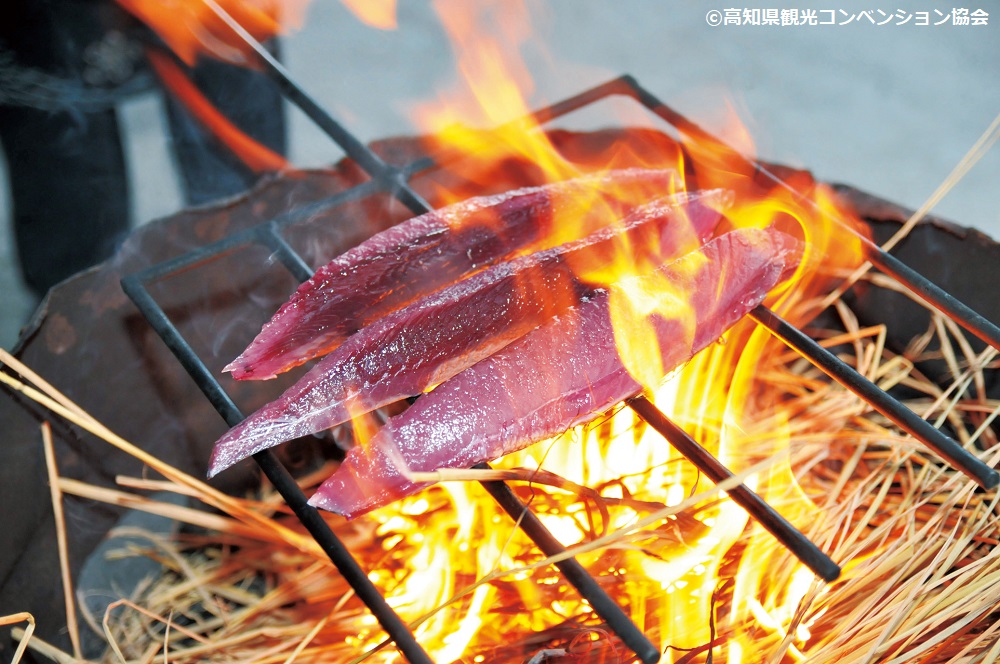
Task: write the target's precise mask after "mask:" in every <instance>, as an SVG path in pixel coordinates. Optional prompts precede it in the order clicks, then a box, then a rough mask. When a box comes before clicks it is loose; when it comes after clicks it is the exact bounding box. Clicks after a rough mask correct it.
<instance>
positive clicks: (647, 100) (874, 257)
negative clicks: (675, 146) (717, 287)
mask: <svg viewBox="0 0 1000 664" xmlns="http://www.w3.org/2000/svg"><path fill="white" fill-rule="evenodd" d="M615 81H617V82H618V83H619V86H620V90H619V91H620V92H623V93H624V94H627V95H629V96H632V97H634V98H635V99H637V100H638V101H639V102H640V103H641V104H643V105H644V106H646V107H647V108H649V109H650V110H651V111H652V112H653V113H655V114H656V115H658V116H660V117H661V118H663V119H664V120H666V121H667V122H669V123H670V124H672V125H673V126H674V127H676V128H677V130H678V131H679V132H681V133H682V134H685V135H687V136H688V137H690V138H693V139H694V140H696V141H699V142H702V143H709V144H712V145H715V146H717V147H719V148H721V149H724V150H725V151H726V152H729V153H731V154H732V155H733V156H735V157H736V158H738V159H741V160H742V161H743V162H744V163H746V164H747V165H748V166H750V167H752V168H753V169H754V170H755V171H756V172H758V173H760V174H761V175H763V176H764V177H766V178H767V179H768V180H770V181H771V182H773V183H774V184H776V185H778V186H780V187H782V188H783V189H785V190H787V191H789V192H791V193H792V194H793V195H795V196H796V198H797V199H798V200H800V201H802V202H804V203H806V204H808V205H810V206H811V207H812V208H813V209H815V210H817V211H818V212H820V214H822V215H823V216H825V217H826V218H828V219H831V220H832V221H834V222H835V223H836V224H837V225H839V226H840V227H841V228H844V229H846V230H848V231H850V232H851V233H853V234H854V235H856V236H857V237H858V238H860V239H861V242H862V245H863V246H864V248H865V252H866V255H867V256H866V257H867V258H868V261H869V262H871V264H872V265H874V266H875V267H877V268H878V269H879V270H881V271H882V272H884V273H886V274H888V275H889V276H891V277H892V278H894V279H895V280H896V281H898V282H899V283H901V284H902V285H904V286H906V287H907V288H908V289H910V290H911V291H912V292H913V293H915V294H916V295H918V296H919V297H920V298H922V299H923V300H924V301H926V302H927V304H929V305H931V306H932V307H934V308H935V309H938V310H939V311H941V313H943V314H945V315H946V316H948V317H949V318H950V319H952V320H953V321H955V322H956V323H958V324H959V325H960V326H962V327H963V328H965V329H966V330H967V331H969V332H971V333H972V334H974V335H975V336H976V337H978V338H979V339H980V340H982V341H983V342H984V343H986V344H988V345H990V346H992V347H993V348H996V349H997V350H1000V327H998V326H997V325H996V324H995V323H993V322H992V321H990V320H988V319H987V318H985V317H984V316H982V315H981V314H979V313H977V312H976V311H975V310H973V309H972V308H971V307H969V306H968V305H966V304H964V303H963V302H961V301H960V300H959V299H958V298H956V297H955V296H953V295H951V294H950V293H948V292H947V291H946V290H944V289H943V288H941V287H940V286H938V285H937V284H935V283H934V282H932V281H930V280H929V279H928V278H927V277H925V276H923V275H922V274H920V273H919V272H917V271H916V270H914V269H912V268H910V267H909V266H907V265H906V264H905V263H903V262H902V261H900V260H899V259H898V258H896V257H895V256H893V255H892V254H890V253H888V252H887V251H885V250H884V249H882V247H880V246H878V245H877V244H875V243H874V242H872V241H871V240H870V239H868V238H867V237H865V236H864V235H862V234H861V233H859V232H858V231H857V229H855V228H852V227H851V226H850V224H848V223H846V222H845V221H844V220H843V219H841V218H839V217H836V216H833V215H830V214H829V213H827V212H825V211H823V210H821V209H820V208H819V207H818V206H816V204H815V203H813V202H812V201H811V200H809V199H808V198H806V197H805V196H804V195H803V193H802V192H800V191H798V190H797V189H795V188H794V187H792V186H791V185H789V184H788V183H787V182H785V181H784V180H783V179H781V178H780V177H778V176H777V175H776V174H775V173H773V172H771V170H770V169H768V168H767V166H765V165H764V164H763V163H761V162H760V161H758V160H756V159H750V158H748V157H745V156H743V155H742V154H740V153H739V152H737V151H736V150H734V149H733V148H732V147H730V146H729V145H727V144H726V143H724V142H723V141H721V140H720V139H718V138H716V137H715V136H713V135H712V134H710V133H708V132H707V131H705V130H704V129H702V128H701V127H699V126H698V125H697V124H695V123H694V122H692V121H690V120H688V119H687V118H686V117H684V116H683V115H681V114H680V113H678V112H677V111H675V110H674V109H672V108H670V107H669V106H667V105H666V104H664V103H663V102H662V101H660V100H659V99H658V98H657V97H655V96H654V95H653V94H652V93H650V92H649V91H648V90H646V89H645V88H643V87H642V86H641V85H640V84H639V82H638V81H637V80H636V79H635V78H633V77H632V76H622V77H620V78H618V79H615ZM615 81H612V83H614V82H615ZM605 85H607V84H605ZM602 87H603V86H602Z"/></svg>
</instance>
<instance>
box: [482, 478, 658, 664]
mask: <svg viewBox="0 0 1000 664" xmlns="http://www.w3.org/2000/svg"><path fill="white" fill-rule="evenodd" d="M474 467H475V468H479V469H489V468H490V465H489V464H486V463H481V464H478V465H476V466H474ZM481 484H482V485H483V488H485V489H486V491H488V492H489V494H490V495H491V496H493V499H494V500H496V501H497V503H498V504H499V505H500V507H502V508H503V510H504V511H505V512H507V514H509V515H510V517H511V518H512V519H514V521H515V522H518V523H519V525H520V527H521V530H523V531H524V533H525V534H526V535H527V536H528V537H529V538H531V541H532V542H534V543H535V545H536V546H537V547H538V548H539V549H540V550H541V551H542V553H544V554H545V555H546V556H550V557H551V556H558V555H561V554H564V553H566V547H564V546H563V545H562V544H561V543H560V542H559V540H557V539H556V538H555V536H554V535H553V534H552V533H551V532H549V530H548V528H546V527H545V524H543V523H542V522H541V521H540V520H539V519H538V517H537V516H536V515H535V513H534V512H532V511H531V510H529V509H528V507H527V505H525V504H524V503H523V502H522V501H521V499H520V498H518V497H517V496H516V495H515V494H514V492H513V491H512V490H511V488H510V487H509V486H507V484H505V483H504V482H501V481H488V482H482V483H481ZM555 566H556V568H557V569H558V570H559V571H560V572H561V573H562V575H563V576H564V577H566V580H567V581H569V582H570V583H571V584H572V585H573V587H574V588H576V589H577V591H578V592H579V593H580V595H581V596H583V597H584V598H586V600H587V601H588V602H589V603H590V606H591V608H592V609H594V612H595V613H596V614H597V615H599V616H600V617H601V618H603V619H604V621H605V622H606V623H607V624H608V627H610V628H611V630H612V631H614V633H615V634H617V635H618V637H619V638H620V639H621V640H622V643H624V644H625V645H626V646H628V647H629V648H630V649H631V650H632V652H634V653H635V654H636V655H637V656H638V657H639V659H640V660H642V661H643V662H646V664H654V663H655V662H658V661H660V651H659V650H658V649H657V647H656V646H654V645H653V643H652V642H651V641H650V640H649V639H648V638H646V635H645V634H643V633H642V631H641V630H640V629H639V628H638V627H636V625H635V623H633V622H632V619H631V618H629V617H628V616H627V615H625V612H624V611H623V610H622V608H621V607H620V606H618V603H617V602H615V601H614V600H613V599H611V597H610V596H609V595H608V594H607V593H606V592H605V591H604V588H602V587H601V586H600V584H598V583H597V580H596V579H594V577H593V576H591V575H590V573H589V572H587V570H586V569H585V568H584V567H583V565H581V564H580V562H579V561H578V560H576V559H575V558H567V559H565V560H562V561H560V562H557V563H555Z"/></svg>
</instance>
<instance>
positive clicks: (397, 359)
mask: <svg viewBox="0 0 1000 664" xmlns="http://www.w3.org/2000/svg"><path fill="white" fill-rule="evenodd" d="M726 197H727V194H726V193H725V192H721V191H714V192H707V193H705V194H701V195H688V194H680V195H677V196H674V197H668V198H665V199H661V200H659V201H654V202H652V203H648V204H646V205H643V206H641V207H639V208H637V209H636V210H635V211H634V212H633V213H632V214H631V215H629V216H628V217H627V218H626V219H625V220H623V221H622V222H621V223H618V224H614V225H612V226H607V227H605V228H602V229H600V230H598V231H597V232H595V233H592V234H591V235H589V236H587V237H586V238H584V239H582V240H577V241H575V242H570V243H568V244H564V245H560V246H558V247H554V248H552V249H547V250H545V251H541V252H538V253H534V254H530V255H527V256H522V257H520V258H517V259H514V260H512V261H509V262H505V263H501V264H499V265H495V266H493V267H491V268H488V269H486V270H484V271H481V272H478V273H476V274H475V275H473V276H471V277H469V278H467V279H465V280H463V281H460V282H458V283H457V284H453V285H452V286H449V287H447V288H444V289H442V290H440V291H438V292H436V293H434V294H432V295H429V296H427V297H425V298H423V299H421V300H418V301H417V302H414V303H413V304H411V305H408V306H406V307H404V308H402V309H399V310H397V311H394V312H392V313H390V314H388V315H386V316H385V317H384V318H382V319H380V320H378V321H376V322H374V323H372V324H371V325H368V326H367V327H365V328H363V329H362V330H360V331H359V332H357V333H356V334H354V335H353V336H351V337H350V338H349V339H348V340H347V341H345V342H344V343H343V344H342V345H341V346H339V347H338V348H337V349H336V350H334V351H333V352H331V353H330V354H329V355H327V356H326V357H325V358H323V360H322V361H320V362H319V363H318V364H317V365H316V366H315V367H313V368H312V369H311V370H310V371H309V372H308V373H306V374H305V375H304V376H303V377H302V378H301V379H299V381H298V382H297V383H296V384H295V385H293V386H292V387H290V388H289V389H288V390H287V391H286V392H285V393H284V394H283V395H281V397H279V398H278V399H276V400H275V401H273V402H271V403H269V404H267V405H265V406H264V407H262V408H261V409H260V410H258V411H257V412H255V413H254V414H253V415H251V416H250V417H248V418H247V419H246V420H244V421H243V422H241V423H240V424H238V425H237V426H235V427H234V428H233V429H231V430H230V431H229V432H227V433H226V434H225V435H224V436H223V437H222V438H220V439H219V441H218V442H217V443H216V445H215V449H214V451H213V453H212V461H211V464H210V467H209V475H210V476H212V475H215V474H216V473H218V472H220V471H222V470H223V469H225V468H227V467H229V466H231V465H232V464H234V463H236V462H238V461H241V460H243V459H245V458H247V457H248V456H250V455H252V454H255V453H256V452H259V451H261V450H262V449H266V448H269V447H273V446H275V445H278V444H280V443H283V442H285V441H287V440H291V439H294V438H298V437H300V436H304V435H307V434H311V433H316V432H318V431H322V430H324V429H328V428H330V427H333V426H336V425H337V424H341V423H343V422H346V421H348V420H350V419H351V418H352V417H355V416H357V415H360V414H362V413H366V412H369V411H371V410H374V409H376V408H379V407H381V406H384V405H386V404H389V403H392V402H395V401H399V400H400V399H405V398H407V397H410V396H413V395H416V394H420V393H421V392H423V391H425V390H426V389H428V388H430V387H431V386H433V385H436V384H438V383H441V382H443V381H445V380H447V379H449V378H451V377H452V376H454V375H455V374H457V373H458V372H460V371H462V370H464V369H466V368H468V367H470V366H472V365H473V364H475V363H476V362H478V361H480V360H482V359H484V358H486V357H488V356H489V355H491V354H493V353H494V352H496V351H498V350H499V349H501V348H503V347H504V346H506V345H507V344H509V343H510V342H512V341H514V340H515V339H517V338H519V337H521V336H523V335H525V334H527V333H528V332H530V331H531V330H532V329H534V328H535V327H537V326H538V325H540V324H542V323H544V322H545V321H546V320H548V319H549V318H551V317H552V316H555V315H557V314H559V313H561V312H563V311H565V310H566V309H568V308H569V307H572V306H574V305H576V304H578V303H579V302H580V301H581V298H583V297H585V296H586V295H587V294H588V293H590V292H591V291H592V290H593V286H591V285H590V284H588V283H587V278H588V275H590V274H591V273H594V272H606V271H608V270H614V269H616V265H617V269H624V266H625V265H626V264H627V265H628V266H629V269H631V270H636V271H639V272H642V271H646V272H648V271H651V270H653V269H655V268H656V267H658V266H660V265H662V264H663V263H665V262H667V261H669V260H672V259H673V258H675V257H677V256H679V255H683V254H686V253H687V252H689V251H692V250H694V249H696V248H697V247H698V246H700V245H701V244H702V243H703V242H704V241H705V240H706V239H707V238H708V237H709V236H710V235H711V234H712V231H713V230H714V229H715V227H716V226H717V225H718V222H719V220H720V219H721V213H720V212H719V211H718V210H717V209H716V208H719V207H722V206H723V205H724V200H723V199H724V198H726ZM602 276H604V275H602Z"/></svg>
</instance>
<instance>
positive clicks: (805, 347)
mask: <svg viewBox="0 0 1000 664" xmlns="http://www.w3.org/2000/svg"><path fill="white" fill-rule="evenodd" d="M750 317H751V318H753V319H754V320H755V321H757V322H758V323H760V324H761V325H763V326H764V327H766V328H767V329H768V330H770V332H771V333H772V334H774V336H776V337H778V338H779V339H781V340H782V341H784V342H785V343H786V344H788V345H789V346H790V347H791V348H794V349H795V350H797V351H798V352H799V353H800V354H801V355H802V356H803V357H805V358H806V359H807V360H809V361H810V362H812V363H813V364H814V365H815V366H816V367H818V368H819V369H821V370H822V371H823V372H824V373H826V374H827V375H828V376H830V377H831V378H833V379H834V380H835V381H837V382H838V383H840V384H841V385H843V386H844V387H846V388H847V389H848V390H850V391H851V392H853V393H854V394H856V395H857V396H859V397H861V398H862V399H863V400H864V401H865V402H866V403H868V404H869V405H870V406H871V407H872V408H874V409H875V410H877V411H878V412H880V413H882V414H883V415H885V416H886V417H887V418H889V419H890V420H891V421H892V422H894V423H895V424H896V426H898V427H899V428H901V429H902V430H903V431H906V432H907V433H908V434H910V435H911V436H913V437H914V438H916V439H917V440H919V441H921V442H922V443H924V444H925V445H927V447H929V448H931V449H932V450H934V451H935V452H937V453H938V454H939V455H941V456H942V457H943V458H945V459H946V460H948V462H949V463H951V464H952V465H953V466H955V467H956V468H958V469H959V470H961V471H962V472H963V473H965V474H966V475H968V476H969V477H970V478H972V479H973V480H975V482H976V483H977V484H979V486H981V487H983V488H984V489H992V488H994V487H996V486H997V484H998V482H1000V475H998V474H997V471H995V470H993V469H992V468H990V467H989V466H988V465H986V464H985V463H983V462H982V461H981V460H980V459H978V458H977V457H976V456H975V455H974V454H972V453H971V452H969V451H968V450H967V449H965V448H964V447H962V446H961V445H959V444H958V443H957V442H955V441H954V440H952V439H951V438H949V437H948V436H946V435H944V434H943V433H941V432H940V431H938V430H937V429H935V428H934V427H933V426H932V425H931V423H930V422H928V421H927V420H925V419H923V418H922V417H920V416H918V415H917V414H916V413H914V412H913V411H912V410H910V409H909V408H907V407H906V406H904V405H903V404H901V403H900V402H899V401H897V400H896V399H894V398H893V397H892V396H890V395H889V393H888V392H886V391H885V390H883V389H881V388H880V387H878V386H877V385H875V383H873V382H871V381H870V380H868V379H867V378H865V377H864V376H862V375H861V374H860V373H858V371H857V370H856V369H854V368H853V367H852V366H850V365H849V364H847V363H846V362H844V361H843V360H841V359H840V358H838V357H837V356H836V355H834V354H833V353H831V352H830V351H828V350H827V349H825V348H823V347H822V346H820V345H819V344H818V343H816V342H815V341H813V340H812V339H811V338H809V337H808V336H807V335H806V334H804V333H803V332H802V331H801V330H799V329H798V328H797V327H795V326H794V325H792V324H790V323H788V322H787V321H785V320H784V319H783V318H781V317H780V316H779V315H778V314H776V313H774V312H773V311H771V310H770V309H768V308H767V307H765V306H763V305H759V306H757V307H756V308H755V309H753V310H752V311H751V312H750Z"/></svg>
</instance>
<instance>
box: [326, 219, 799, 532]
mask: <svg viewBox="0 0 1000 664" xmlns="http://www.w3.org/2000/svg"><path fill="white" fill-rule="evenodd" d="M799 256H800V248H799V243H798V242H797V241H796V240H794V239H793V238H791V237H790V236H788V235H785V234H783V233H781V232H778V231H775V230H757V229H741V230H737V231H733V232H730V233H726V234H725V235H722V236H720V237H718V238H715V239H714V240H711V241H710V242H708V243H706V244H705V245H704V246H703V247H702V248H701V249H699V250H697V251H695V252H692V253H690V254H688V255H686V256H684V257H683V258H680V259H678V260H676V261H674V262H673V263H670V264H668V265H666V266H663V267H662V268H661V269H659V270H657V271H656V272H654V273H652V274H650V275H645V276H640V277H633V278H631V279H626V280H623V281H622V282H619V283H616V284H613V285H612V286H610V287H609V288H608V289H606V290H604V289H601V290H598V291H595V292H594V293H593V295H592V296H590V297H589V298H587V299H586V300H585V301H582V302H581V303H579V304H578V305H576V306H574V307H571V308H569V309H567V310H566V311H565V312H564V313H562V314H560V315H559V316H557V317H556V318H553V319H552V320H551V321H549V322H548V323H546V324H544V325H542V326H541V327H539V328H538V329H536V330H534V331H533V332H531V333H529V334H527V335H525V336H524V337H521V338H520V339H518V340H517V341H515V342H513V343H511V344H509V345H508V346H506V347H505V348H503V349H502V350H500V351H498V352H497V353H495V354H493V355H492V356H490V357H488V358H486V359H484V360H482V361H481V362H479V363H477V364H476V365H474V366H472V367H470V368H469V369H466V370H465V371H463V372H461V373H459V374H458V375H456V376H455V377H454V378H452V379H450V380H448V381H446V382H444V383H443V384H441V385H440V386H438V387H437V388H436V389H434V390H433V391H432V392H430V393H429V394H427V395H425V396H422V397H421V398H420V399H418V400H417V401H416V402H415V403H414V404H413V405H412V406H411V407H410V408H408V409H407V410H406V411H404V412H403V413H401V414H399V415H397V416H395V417H393V418H390V420H389V421H388V423H387V424H386V425H385V427H383V429H382V430H381V431H380V432H379V433H378V434H377V435H376V436H375V438H374V439H372V441H370V442H369V444H368V445H366V446H364V447H355V448H353V449H351V450H350V451H349V452H348V454H347V458H346V459H345V461H344V462H343V463H342V464H341V465H340V467H339V468H338V469H337V471H336V472H335V473H334V474H333V475H332V476H331V477H330V478H329V479H328V480H327V481H326V482H325V483H324V484H323V485H322V486H321V487H320V488H319V490H318V491H317V493H316V494H315V495H314V496H313V497H312V498H311V499H310V502H311V503H312V504H313V505H315V506H317V507H321V508H323V509H327V510H331V511H334V512H337V513H339V514H343V515H346V516H348V517H354V516H357V515H359V514H362V513H364V512H367V511H369V510H372V509H374V508H377V507H381V506H383V505H386V504H388V503H390V502H392V501H394V500H397V499H399V498H401V497H403V496H406V495H409V494H411V493H413V492H415V491H417V490H419V489H420V488H422V487H423V486H425V485H422V484H417V483H414V482H411V481H410V480H409V479H407V476H406V474H407V472H409V471H428V472H429V471H433V470H436V469H438V468H457V467H469V466H472V465H475V464H476V463H480V462H483V461H489V460H492V459H495V458H497V457H500V456H502V455H504V454H508V453H510V452H513V451H515V450H518V449H522V448H524V447H526V446H528V445H530V444H532V443H534V442H537V441H540V440H544V439H546V438H550V437H552V436H554V435H558V434H560V433H562V432H564V431H567V430H568V429H570V428H572V427H573V426H576V425H578V424H581V423H584V422H588V421H590V420H592V419H594V418H595V417H597V416H598V415H600V414H601V413H602V412H604V411H606V410H607V409H608V408H610V407H611V406H612V405H614V404H616V403H618V402H620V401H622V400H624V399H626V398H628V397H630V396H633V395H635V394H637V393H639V392H640V391H641V390H642V388H643V385H642V384H641V383H640V382H639V380H637V379H636V377H635V376H634V375H633V374H632V373H630V372H629V370H628V369H626V364H628V361H627V360H623V358H622V356H621V353H620V351H619V347H620V343H619V342H618V340H616V336H617V335H621V334H623V333H624V334H630V333H631V331H629V330H621V329H617V328H616V326H615V325H613V323H612V319H613V316H612V310H613V309H614V307H616V306H617V305H616V302H617V298H619V297H623V296H624V295H625V294H626V293H633V294H634V293H641V294H643V297H645V298H647V302H646V303H647V304H648V303H649V300H648V298H653V299H654V300H655V299H656V298H660V300H661V302H660V304H661V305H662V306H661V307H659V308H656V309H653V310H649V311H650V313H648V314H647V315H645V316H644V317H643V318H642V320H636V328H637V329H638V330H640V331H641V332H639V333H640V334H643V335H646V338H642V339H637V340H636V339H633V341H637V342H639V343H642V342H645V343H654V344H656V347H658V349H659V357H660V362H659V366H657V367H655V369H656V371H655V373H656V374H657V375H659V376H661V377H662V376H665V375H666V374H668V373H669V372H670V371H672V370H674V369H675V368H676V367H678V366H680V365H681V364H683V363H684V362H686V361H687V360H689V359H690V358H691V357H692V356H693V355H694V354H695V353H697V352H698V351H699V350H701V349H703V348H705V347H706V346H708V345H709V344H711V343H713V342H714V341H716V340H717V339H718V338H719V337H721V336H722V335H723V334H724V333H725V331H726V330H727V329H729V327H731V326H732V325H733V324H734V323H735V322H736V321H737V320H739V319H740V318H741V317H743V316H744V315H745V314H746V313H747V312H748V311H749V310H751V309H752V308H753V307H755V306H757V305H758V304H759V303H760V302H762V301H763V299H764V297H765V296H766V295H767V293H768V291H769V290H770V289H772V288H773V287H774V286H775V285H776V284H778V283H779V282H780V281H781V280H782V279H783V278H786V277H787V276H789V275H790V274H791V272H792V271H793V270H794V268H795V267H796V265H797V264H798V260H799ZM665 286H666V287H665ZM679 296H682V299H681V300H678V299H677V298H678V297H679ZM645 369H646V371H647V372H648V370H649V367H645ZM647 387H652V386H650V385H647Z"/></svg>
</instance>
